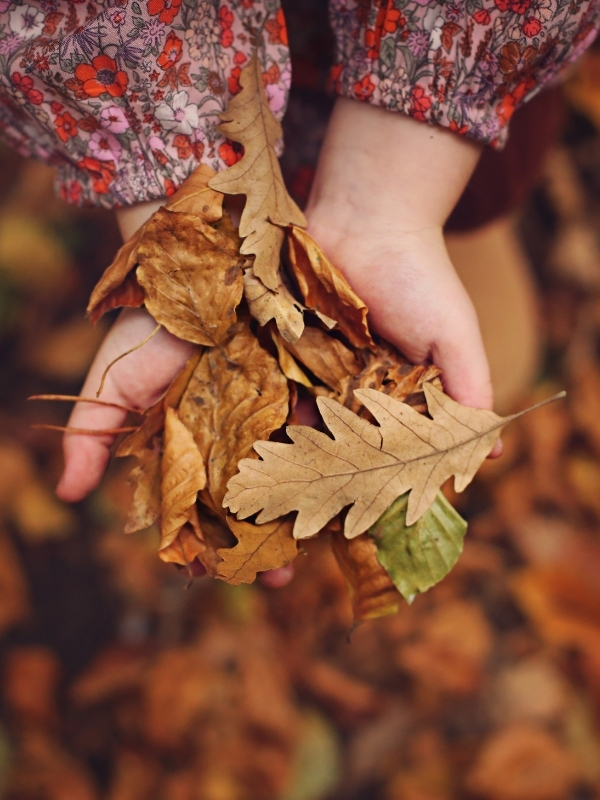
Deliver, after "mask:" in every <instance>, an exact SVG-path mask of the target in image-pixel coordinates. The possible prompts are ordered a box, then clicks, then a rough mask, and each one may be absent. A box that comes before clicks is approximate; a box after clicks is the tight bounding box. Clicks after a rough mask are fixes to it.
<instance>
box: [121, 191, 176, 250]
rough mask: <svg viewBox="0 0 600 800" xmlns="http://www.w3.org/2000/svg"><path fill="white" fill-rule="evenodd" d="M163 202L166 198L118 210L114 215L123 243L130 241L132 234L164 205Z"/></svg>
mask: <svg viewBox="0 0 600 800" xmlns="http://www.w3.org/2000/svg"><path fill="white" fill-rule="evenodd" d="M165 201H166V198H163V199H161V200H148V201H147V202H145V203H136V204H135V205H133V206H126V207H125V208H119V209H118V210H117V211H116V212H115V214H116V217H117V224H118V225H119V229H120V231H121V236H122V237H123V241H124V242H126V241H127V240H128V239H130V238H131V237H132V236H133V234H134V233H135V232H136V231H137V230H138V229H139V228H141V227H142V225H143V224H144V223H145V222H147V221H148V220H149V219H150V217H151V216H152V214H154V212H155V211H158V209H159V208H160V207H161V206H162V205H164V203H165Z"/></svg>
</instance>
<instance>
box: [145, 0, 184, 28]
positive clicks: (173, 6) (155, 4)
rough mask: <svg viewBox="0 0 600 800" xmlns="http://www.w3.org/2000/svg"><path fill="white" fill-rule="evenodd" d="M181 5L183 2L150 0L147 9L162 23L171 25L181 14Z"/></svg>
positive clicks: (177, 0)
mask: <svg viewBox="0 0 600 800" xmlns="http://www.w3.org/2000/svg"><path fill="white" fill-rule="evenodd" d="M180 5H181V0H148V6H147V8H148V13H149V14H150V15H151V16H153V17H156V16H158V18H159V20H160V21H161V22H164V23H165V25H170V24H171V23H172V22H173V20H174V19H175V17H176V16H177V14H179V6H180Z"/></svg>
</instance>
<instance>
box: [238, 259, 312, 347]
mask: <svg viewBox="0 0 600 800" xmlns="http://www.w3.org/2000/svg"><path fill="white" fill-rule="evenodd" d="M244 297H245V298H246V302H247V303H248V309H249V310H250V314H251V315H252V316H253V317H254V319H255V320H257V322H258V324H259V325H266V324H267V322H269V321H270V320H275V324H276V325H277V327H278V329H279V332H280V333H281V335H282V336H283V338H284V339H285V340H286V341H287V342H291V343H292V344H293V343H294V342H297V341H298V339H299V338H300V337H301V336H302V332H303V330H304V319H303V316H302V306H301V305H300V303H298V302H297V301H296V300H295V299H294V297H293V296H292V294H291V292H290V291H289V289H287V288H286V287H285V286H284V284H283V283H281V282H280V283H279V286H278V288H277V290H271V289H268V288H267V287H266V286H265V285H264V283H263V282H262V281H261V280H259V279H258V278H257V277H256V275H255V274H254V270H253V269H252V268H250V269H247V270H245V271H244Z"/></svg>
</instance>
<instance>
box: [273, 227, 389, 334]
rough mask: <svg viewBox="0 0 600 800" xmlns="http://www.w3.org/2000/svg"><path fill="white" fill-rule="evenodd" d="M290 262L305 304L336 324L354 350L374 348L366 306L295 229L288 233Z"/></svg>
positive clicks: (310, 241) (316, 247)
mask: <svg viewBox="0 0 600 800" xmlns="http://www.w3.org/2000/svg"><path fill="white" fill-rule="evenodd" d="M288 241H289V252H290V262H291V265H292V270H293V272H294V275H295V276H296V280H297V281H298V286H299V287H300V291H301V293H302V296H303V297H304V302H305V303H306V305H307V306H308V307H309V308H312V309H314V310H315V311H317V312H319V313H320V314H324V315H325V316H326V317H331V318H332V319H334V320H335V321H336V322H337V327H338V330H340V331H341V332H342V333H343V334H344V336H345V337H346V338H347V339H348V341H349V342H350V343H351V344H353V345H354V346H355V347H359V348H360V347H374V346H375V343H374V341H373V339H372V337H371V332H370V331H369V325H368V323H367V306H366V305H365V303H363V301H362V300H361V299H360V297H359V296H358V295H357V294H356V292H354V291H353V290H352V288H351V287H350V284H349V283H348V281H347V280H346V278H344V276H343V275H342V273H341V272H340V271H339V269H337V268H336V267H334V266H333V264H332V263H331V262H330V261H329V259H328V258H327V256H326V255H325V254H324V253H323V251H322V250H321V248H320V247H319V245H318V244H317V243H316V242H315V240H314V239H313V238H312V237H311V236H310V234H308V233H307V232H306V231H304V230H302V229H301V228H298V227H296V226H295V225H294V226H292V227H291V228H289V229H288Z"/></svg>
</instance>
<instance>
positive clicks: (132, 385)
mask: <svg viewBox="0 0 600 800" xmlns="http://www.w3.org/2000/svg"><path fill="white" fill-rule="evenodd" d="M155 326H156V323H155V322H154V320H153V319H152V317H150V315H149V314H147V313H146V312H145V311H142V310H137V309H136V310H127V311H125V312H123V313H122V314H121V316H120V317H119V319H118V320H117V322H116V323H115V325H114V326H113V328H112V329H111V330H110V332H109V334H108V336H107V337H106V339H105V340H104V342H103V344H102V346H101V348H100V350H99V352H98V355H97V356H96V359H95V360H94V363H93V365H92V367H91V369H90V371H89V373H88V376H87V378H86V381H85V383H84V386H83V389H82V391H81V395H82V396H83V397H94V396H95V394H96V391H97V390H98V387H99V385H100V381H101V378H102V374H103V373H104V370H105V369H106V366H107V365H108V364H110V363H111V361H113V359H114V358H116V357H117V356H118V355H120V354H121V353H123V352H126V351H127V350H129V349H131V347H132V346H135V345H136V344H137V343H138V342H140V341H143V340H144V338H146V337H147V336H148V334H149V333H151V332H152V330H153V329H154V327H155ZM193 351H194V346H193V345H190V344H189V343H188V342H182V341H181V340H179V339H177V338H176V337H174V336H172V335H171V334H169V333H168V332H167V331H165V330H164V329H163V330H160V331H159V332H158V334H157V335H156V336H155V337H154V338H153V339H151V340H150V341H149V342H148V343H147V344H145V345H144V346H143V348H141V349H140V350H136V351H135V352H133V353H131V354H129V355H127V356H125V358H123V359H122V360H121V361H119V362H117V363H116V364H115V365H114V367H112V368H111V370H110V372H109V373H108V375H107V378H106V381H105V387H104V390H103V392H102V395H101V397H102V399H103V400H107V401H110V402H114V403H119V404H123V405H129V406H134V407H139V408H142V409H143V408H147V407H148V406H150V405H151V404H152V403H154V402H156V400H158V398H159V397H160V395H161V394H162V393H163V392H164V391H165V389H166V388H167V386H168V385H169V383H170V382H171V380H172V379H173V378H174V377H175V375H176V374H177V373H178V372H179V371H180V370H181V369H182V368H183V367H184V366H185V363H186V361H187V359H188V358H189V357H190V355H191V353H192V352H193ZM125 416H126V414H125V412H124V411H121V410H119V409H117V408H110V407H106V406H97V405H92V404H90V403H84V402H82V403H78V404H77V405H76V406H75V408H74V410H73V413H72V414H71V417H70V419H69V427H73V428H84V429H86V430H106V429H112V428H116V427H119V426H121V425H122V424H123V422H124V420H125ZM114 440H115V436H112V435H105V436H93V435H83V434H76V433H66V434H65V436H64V439H63V452H64V458H65V469H64V472H63V475H62V477H61V479H60V481H59V484H58V487H57V494H58V496H59V497H60V498H61V499H63V500H66V501H68V502H74V501H76V500H81V499H82V498H83V497H85V496H86V495H87V494H88V493H89V492H90V491H92V489H94V488H95V487H96V486H97V485H98V483H99V482H100V479H101V478H102V475H103V474H104V471H105V469H106V465H107V463H108V460H109V458H110V447H111V445H112V444H113V443H114Z"/></svg>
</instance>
